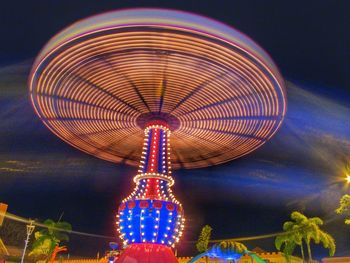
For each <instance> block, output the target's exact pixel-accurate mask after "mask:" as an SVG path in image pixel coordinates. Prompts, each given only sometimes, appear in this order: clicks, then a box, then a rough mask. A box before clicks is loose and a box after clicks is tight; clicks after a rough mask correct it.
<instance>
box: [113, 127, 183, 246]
mask: <svg viewBox="0 0 350 263" xmlns="http://www.w3.org/2000/svg"><path fill="white" fill-rule="evenodd" d="M170 133H171V131H170V130H169V127H168V125H167V124H166V123H165V122H163V121H158V120H157V121H151V122H150V123H148V124H147V125H146V128H145V139H144V144H143V151H142V156H141V161H140V166H139V170H138V174H137V175H136V176H135V177H134V182H135V183H136V187H135V189H134V191H133V192H132V193H131V195H130V196H128V197H127V198H126V199H124V200H123V201H122V203H121V205H120V206H119V209H118V215H117V218H118V219H117V225H118V231H119V233H120V237H121V238H122V240H123V242H124V245H125V246H127V245H132V244H142V243H144V244H159V245H164V246H168V247H174V245H175V243H176V242H178V241H179V238H180V237H181V235H182V230H183V227H184V221H185V220H184V217H183V209H182V206H181V204H180V203H179V202H178V201H177V200H176V199H175V197H174V195H173V194H172V191H171V186H172V185H173V184H174V180H173V178H172V177H171V162H170V139H169V137H170Z"/></svg>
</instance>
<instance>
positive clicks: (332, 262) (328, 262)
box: [322, 256, 350, 263]
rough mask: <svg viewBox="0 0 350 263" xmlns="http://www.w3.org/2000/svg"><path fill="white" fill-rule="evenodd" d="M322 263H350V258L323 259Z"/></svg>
mask: <svg viewBox="0 0 350 263" xmlns="http://www.w3.org/2000/svg"><path fill="white" fill-rule="evenodd" d="M322 263H350V256H348V257H330V258H323V259H322Z"/></svg>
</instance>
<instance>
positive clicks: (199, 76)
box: [29, 9, 286, 263]
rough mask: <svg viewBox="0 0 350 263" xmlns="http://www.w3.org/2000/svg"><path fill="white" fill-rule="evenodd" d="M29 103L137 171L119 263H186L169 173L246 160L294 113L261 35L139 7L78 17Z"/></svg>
mask: <svg viewBox="0 0 350 263" xmlns="http://www.w3.org/2000/svg"><path fill="white" fill-rule="evenodd" d="M29 88H30V97H31V100H32V104H33V106H34V109H35V111H36V113H37V114H38V116H39V117H40V118H41V120H42V121H43V122H44V124H45V125H46V126H47V127H48V128H49V129H50V130H51V131H52V132H53V133H54V134H56V135H57V136H58V137H60V138H61V139H62V140H63V141H65V142H67V143H69V144H70V145H72V146H74V147H76V148H78V149H79V150H82V151H84V152H86V153H88V154H91V155H94V156H96V157H98V158H101V159H104V160H108V161H111V162H115V163H126V164H129V165H134V166H138V171H137V174H136V176H135V177H134V183H135V190H134V191H133V192H132V193H131V195H130V196H128V197H127V198H125V199H124V200H123V201H122V203H121V204H120V206H119V208H118V212H117V225H118V226H117V229H118V231H119V233H120V235H119V237H120V238H121V239H122V240H123V242H124V245H125V250H124V252H123V253H122V255H121V256H120V258H119V259H118V260H117V262H125V263H126V262H140V263H143V262H147V263H162V262H167V263H171V262H177V261H176V258H175V256H174V254H173V252H172V249H171V248H172V247H174V246H175V244H176V243H177V242H178V241H179V240H180V237H181V235H182V231H183V226H184V221H185V219H184V212H183V208H182V205H181V204H180V203H179V202H178V201H177V200H176V198H175V196H174V195H173V194H172V191H171V187H172V186H173V185H174V179H173V178H172V175H171V172H172V171H171V169H172V168H174V169H177V168H185V169H191V168H200V167H207V166H211V165H216V164H220V163H224V162H228V161H231V160H233V159H236V158H239V157H241V156H244V155H245V154H248V153H250V152H252V151H254V150H255V149H257V148H258V147H260V146H261V145H263V144H264V143H265V142H266V141H267V140H269V138H271V137H272V136H273V135H274V134H275V133H276V131H277V130H278V128H279V127H280V125H281V123H282V121H283V117H284V115H285V112H286V94H285V88H284V81H283V78H282V77H281V75H280V73H279V71H278V69H277V67H276V66H275V65H274V63H273V61H272V60H271V58H270V57H269V56H268V55H267V54H266V53H265V52H264V51H263V50H262V49H261V48H260V47H259V46H258V45H257V44H256V43H254V42H253V41H252V40H251V39H249V38H248V37H247V36H245V35H243V34H242V33H240V32H238V31H236V30H234V29H232V28H231V27H229V26H227V25H224V24H222V23H220V22H217V21H214V20H211V19H208V18H204V17H201V16H198V15H194V14H189V13H185V12H180V11H174V10H163V9H129V10H121V11H114V12H109V13H105V14H102V15H97V16H93V17H90V18H87V19H84V20H82V21H79V22H77V23H75V24H73V25H72V26H70V27H68V28H66V29H64V30H63V31H62V32H60V33H59V34H58V35H56V36H55V37H53V38H52V39H51V40H50V41H49V42H48V43H47V44H46V46H45V47H44V48H43V50H42V51H41V52H40V54H39V55H38V57H37V59H36V61H35V62H34V65H33V69H32V72H31V75H30V78H29Z"/></svg>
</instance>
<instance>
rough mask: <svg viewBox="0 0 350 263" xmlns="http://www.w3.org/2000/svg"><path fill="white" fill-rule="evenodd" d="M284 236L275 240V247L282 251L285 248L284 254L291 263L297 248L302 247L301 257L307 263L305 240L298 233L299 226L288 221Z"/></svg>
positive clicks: (285, 225)
mask: <svg viewBox="0 0 350 263" xmlns="http://www.w3.org/2000/svg"><path fill="white" fill-rule="evenodd" d="M283 230H284V231H285V233H284V234H281V235H278V236H277V237H276V239H275V247H276V249H277V250H279V251H280V250H281V249H282V247H283V254H284V255H285V257H286V259H287V261H288V262H289V261H290V256H291V255H292V254H293V252H294V249H295V247H296V246H300V252H301V257H302V259H303V261H305V256H304V248H303V239H302V235H301V234H300V232H299V231H298V226H297V225H296V224H295V222H292V221H287V222H285V223H284V224H283Z"/></svg>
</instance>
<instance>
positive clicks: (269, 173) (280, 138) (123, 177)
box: [0, 0, 350, 258]
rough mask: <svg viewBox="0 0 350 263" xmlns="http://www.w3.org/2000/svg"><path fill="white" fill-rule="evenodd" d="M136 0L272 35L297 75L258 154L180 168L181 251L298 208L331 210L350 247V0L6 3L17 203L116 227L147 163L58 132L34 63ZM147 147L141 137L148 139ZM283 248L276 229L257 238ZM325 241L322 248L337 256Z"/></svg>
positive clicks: (77, 240)
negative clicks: (341, 207) (103, 156)
mask: <svg viewBox="0 0 350 263" xmlns="http://www.w3.org/2000/svg"><path fill="white" fill-rule="evenodd" d="M127 7H163V8H174V9H180V10H185V11H190V12H195V13H197V14H201V15H204V16H208V17H211V18H214V19H217V20H219V21H222V22H225V23H227V24H229V25H232V26H233V27H235V28H236V29H238V30H240V31H242V32H244V33H245V34H247V35H248V36H250V37H251V38H252V39H254V40H255V41H256V42H257V43H258V44H260V45H261V46H262V47H263V48H264V49H265V50H266V51H267V52H268V53H269V54H270V55H271V57H272V58H273V59H274V61H275V62H276V64H277V65H278V66H279V68H280V70H281V72H282V74H283V76H284V77H285V79H286V81H287V92H288V112H287V115H286V117H285V121H284V123H283V125H282V127H281V129H280V130H279V132H278V133H277V134H276V135H275V136H274V137H273V138H272V139H271V140H270V141H269V142H267V143H266V144H265V145H264V146H262V147H261V148H259V149H258V150H257V151H255V152H254V153H251V154H249V155H247V156H245V157H243V158H240V159H238V160H235V161H232V162H230V163H227V164H224V165H220V166H213V167H210V168H205V169H195V170H177V171H175V172H174V174H175V179H176V184H175V187H174V192H175V194H176V196H177V197H178V199H179V200H180V201H181V202H182V203H183V205H184V209H185V215H186V218H187V224H186V228H185V236H184V238H183V239H182V241H183V242H182V243H181V245H180V247H179V254H181V255H188V254H189V253H191V251H193V249H192V248H193V244H192V243H190V242H188V241H191V240H195V239H197V235H198V233H199V231H200V228H201V227H202V226H203V225H204V224H210V225H211V226H212V227H213V229H214V232H213V238H215V239H221V238H231V237H241V236H253V235H260V234H269V233H273V232H277V231H280V230H281V228H282V223H283V222H284V221H286V220H288V219H289V214H290V213H291V211H293V210H295V209H299V210H301V211H303V212H304V213H305V214H306V215H308V216H320V217H322V218H323V219H325V221H326V222H327V224H326V225H325V227H324V228H325V230H327V231H328V232H330V233H331V234H333V235H334V237H335V239H336V241H337V245H338V251H337V255H346V254H350V250H349V249H350V248H349V245H348V244H349V243H350V227H349V226H346V225H345V224H344V223H343V218H341V217H338V216H336V215H335V214H334V209H335V208H336V207H337V204H338V201H339V198H340V196H341V195H342V194H344V193H346V192H349V190H348V188H347V186H346V184H345V183H344V178H345V173H346V166H347V165H348V166H350V101H349V99H350V78H349V76H350V63H349V61H350V48H349V47H350V34H349V26H350V16H349V10H350V2H348V1H331V0H329V1H268V0H265V1H258V0H257V1H218V0H215V1H199V0H198V1H188V0H187V1H126V0H124V1H117V0H115V1H87V0H85V1H62V0H61V1H23V2H21V1H11V2H8V3H2V4H1V9H0V35H1V42H0V119H1V122H0V202H5V203H8V204H9V212H11V213H14V214H17V215H20V216H23V217H27V218H29V217H30V218H37V219H38V220H42V221H43V220H45V219H46V218H52V219H56V220H57V219H58V218H59V217H60V215H61V214H62V213H63V212H64V215H63V220H65V221H68V222H70V223H71V224H72V225H73V229H74V230H77V231H85V232H89V233H96V234H102V235H108V236H115V229H114V216H115V212H116V209H117V205H118V204H119V202H120V201H121V200H122V199H123V198H124V197H125V196H127V195H128V194H129V193H130V192H131V189H132V188H133V184H132V183H131V182H132V177H133V175H135V174H136V168H134V167H128V166H123V165H116V164H113V163H109V162H106V161H103V160H100V159H97V158H94V157H93V156H90V155H87V154H85V153H82V152H80V151H79V150H77V149H75V148H73V147H71V146H69V145H68V144H66V143H64V142H63V141H61V140H60V139H59V138H57V137H56V136H55V135H53V134H52V133H51V132H50V131H49V130H48V129H47V128H46V127H44V125H43V124H42V123H41V121H40V120H39V118H38V117H37V116H36V115H35V113H34V111H33V109H32V106H31V103H30V100H29V96H28V87H27V83H26V81H27V77H28V74H29V70H30V68H31V64H32V62H33V60H34V58H35V56H36V55H37V54H38V52H39V51H40V49H41V48H42V47H43V46H44V44H45V43H46V42H47V41H48V40H49V39H50V38H51V37H52V36H54V35H55V34H56V33H58V32H59V31H60V30H62V29H63V28H65V27H66V26H68V25H70V24H72V23H73V22H76V21H77V20H79V19H82V18H85V17H88V16H90V15H94V14H98V13H101V12H105V11H109V10H115V9H120V8H127ZM140 147H141V146H140ZM108 241H109V240H107V239H96V238H87V237H81V236H75V235H72V236H71V242H70V243H69V248H70V253H71V254H72V255H81V256H94V255H96V252H97V251H100V252H101V253H102V252H103V251H104V250H105V249H107V245H108ZM246 244H247V245H248V247H249V248H253V247H255V246H260V247H262V248H263V249H266V250H270V251H272V250H274V247H273V239H267V240H258V241H254V242H246ZM326 252H327V251H326V250H324V249H322V248H315V252H314V254H315V256H316V257H318V258H319V257H322V256H325V255H326Z"/></svg>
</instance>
